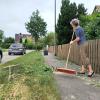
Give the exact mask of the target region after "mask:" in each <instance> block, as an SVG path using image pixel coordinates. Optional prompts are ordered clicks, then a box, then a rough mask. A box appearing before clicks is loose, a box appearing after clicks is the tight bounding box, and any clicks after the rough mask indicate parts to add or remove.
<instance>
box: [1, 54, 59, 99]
mask: <svg viewBox="0 0 100 100" xmlns="http://www.w3.org/2000/svg"><path fill="white" fill-rule="evenodd" d="M16 64H17V65H16ZM10 65H16V66H14V67H11V69H10V70H11V75H10V78H9V73H10V72H9V71H10V70H9V67H6V66H10ZM5 67H6V68H5ZM0 100H60V96H59V93H58V92H57V87H56V83H55V80H54V79H53V74H52V70H51V69H50V68H49V67H48V66H47V65H45V64H44V58H43V56H42V54H41V53H40V52H31V53H29V54H26V55H24V56H22V57H19V58H17V59H15V60H13V61H9V62H7V63H6V64H3V65H0Z"/></svg>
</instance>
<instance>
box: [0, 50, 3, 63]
mask: <svg viewBox="0 0 100 100" xmlns="http://www.w3.org/2000/svg"><path fill="white" fill-rule="evenodd" d="M2 57H3V52H2V49H0V62H1V60H2Z"/></svg>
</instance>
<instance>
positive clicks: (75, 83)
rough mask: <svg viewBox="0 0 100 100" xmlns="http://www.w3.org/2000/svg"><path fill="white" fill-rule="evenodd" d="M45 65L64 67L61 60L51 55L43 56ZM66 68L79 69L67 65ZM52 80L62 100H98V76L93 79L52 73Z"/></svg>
mask: <svg viewBox="0 0 100 100" xmlns="http://www.w3.org/2000/svg"><path fill="white" fill-rule="evenodd" d="M44 58H45V62H46V64H48V65H50V66H53V67H61V66H64V65H65V61H64V60H61V59H59V58H57V57H55V56H53V55H52V54H51V53H49V55H48V56H44ZM68 67H70V68H73V69H75V70H77V71H78V70H79V69H80V67H79V66H77V65H75V64H72V63H69V64H68ZM54 78H55V80H56V81H57V85H58V89H59V92H60V94H61V99H62V100H100V76H99V75H95V77H94V78H88V77H87V75H85V76H75V75H68V74H64V73H60V72H54Z"/></svg>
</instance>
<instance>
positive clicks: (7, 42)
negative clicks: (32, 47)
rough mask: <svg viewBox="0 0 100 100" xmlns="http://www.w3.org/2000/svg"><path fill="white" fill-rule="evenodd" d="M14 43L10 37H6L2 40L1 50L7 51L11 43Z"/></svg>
mask: <svg viewBox="0 0 100 100" xmlns="http://www.w3.org/2000/svg"><path fill="white" fill-rule="evenodd" d="M14 42H15V40H14V38H12V37H6V38H4V41H3V42H2V45H1V47H2V48H6V49H8V48H9V46H10V45H11V44H12V43H14Z"/></svg>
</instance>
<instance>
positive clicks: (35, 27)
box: [25, 10, 47, 42]
mask: <svg viewBox="0 0 100 100" xmlns="http://www.w3.org/2000/svg"><path fill="white" fill-rule="evenodd" d="M25 26H26V29H27V31H28V32H29V33H31V34H32V36H33V37H34V38H35V42H37V41H38V39H39V37H41V36H45V34H46V32H47V31H46V26H47V24H46V22H44V20H43V19H42V18H41V16H39V11H38V10H36V11H34V12H33V13H32V16H31V18H30V21H29V22H27V23H26V24H25Z"/></svg>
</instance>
